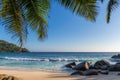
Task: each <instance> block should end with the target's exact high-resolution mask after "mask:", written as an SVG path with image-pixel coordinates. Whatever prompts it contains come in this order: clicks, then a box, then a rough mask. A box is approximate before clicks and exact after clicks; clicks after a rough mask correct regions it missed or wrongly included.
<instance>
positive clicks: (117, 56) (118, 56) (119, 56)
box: [111, 54, 120, 58]
mask: <svg viewBox="0 0 120 80" xmlns="http://www.w3.org/2000/svg"><path fill="white" fill-rule="evenodd" d="M111 58H120V54H118V55H114V56H112V57H111Z"/></svg>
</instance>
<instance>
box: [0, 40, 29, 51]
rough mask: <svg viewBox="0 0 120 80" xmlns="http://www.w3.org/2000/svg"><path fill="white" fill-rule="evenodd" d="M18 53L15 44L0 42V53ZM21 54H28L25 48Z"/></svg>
mask: <svg viewBox="0 0 120 80" xmlns="http://www.w3.org/2000/svg"><path fill="white" fill-rule="evenodd" d="M18 51H19V47H18V46H16V45H15V44H12V43H8V42H6V41H3V40H0V52H18ZM22 52H28V50H27V49H26V48H23V49H22Z"/></svg>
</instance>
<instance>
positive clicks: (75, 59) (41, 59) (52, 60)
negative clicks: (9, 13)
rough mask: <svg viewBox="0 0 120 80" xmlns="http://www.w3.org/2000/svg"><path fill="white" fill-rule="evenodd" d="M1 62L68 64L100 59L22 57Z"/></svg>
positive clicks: (0, 58)
mask: <svg viewBox="0 0 120 80" xmlns="http://www.w3.org/2000/svg"><path fill="white" fill-rule="evenodd" d="M0 60H13V61H48V62H50V61H51V62H57V61H60V62H62V61H66V62H69V61H71V62H73V61H75V62H77V61H79V62H81V61H96V60H98V59H93V58H90V59H88V58H87V59H85V58H84V59H83V58H82V59H77V58H71V59H68V58H22V57H0Z"/></svg>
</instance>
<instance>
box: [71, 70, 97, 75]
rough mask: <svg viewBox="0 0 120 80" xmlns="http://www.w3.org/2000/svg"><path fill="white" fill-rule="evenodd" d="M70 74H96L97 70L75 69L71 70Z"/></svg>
mask: <svg viewBox="0 0 120 80" xmlns="http://www.w3.org/2000/svg"><path fill="white" fill-rule="evenodd" d="M71 75H83V76H90V75H98V71H97V70H92V69H91V70H86V71H76V72H73V73H72V74H71Z"/></svg>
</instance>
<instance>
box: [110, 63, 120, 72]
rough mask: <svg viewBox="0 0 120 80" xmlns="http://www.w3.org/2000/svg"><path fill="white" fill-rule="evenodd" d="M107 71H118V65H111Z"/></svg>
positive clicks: (119, 68) (119, 67)
mask: <svg viewBox="0 0 120 80" xmlns="http://www.w3.org/2000/svg"><path fill="white" fill-rule="evenodd" d="M109 71H120V64H119V63H117V64H115V65H111V66H110V68H109Z"/></svg>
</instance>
